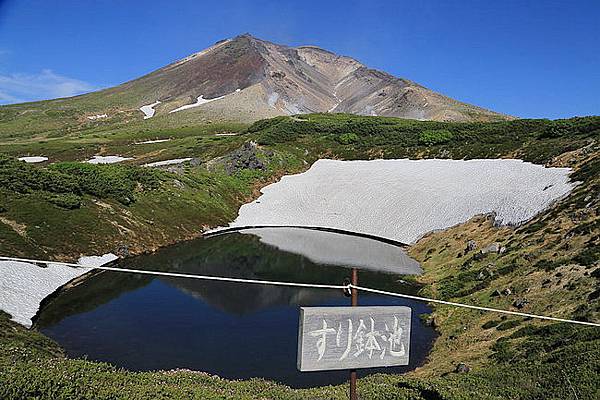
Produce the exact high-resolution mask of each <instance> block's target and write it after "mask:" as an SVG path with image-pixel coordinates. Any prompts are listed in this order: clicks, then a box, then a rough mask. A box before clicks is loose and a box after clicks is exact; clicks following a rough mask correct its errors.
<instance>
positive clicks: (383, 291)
mask: <svg viewBox="0 0 600 400" xmlns="http://www.w3.org/2000/svg"><path fill="white" fill-rule="evenodd" d="M348 286H349V287H350V288H354V289H357V290H362V291H363V292H370V293H376V294H382V295H386V296H393V297H403V298H405V299H411V300H417V301H426V302H431V303H438V304H444V305H447V306H454V307H463V308H470V309H472V310H479V311H488V312H497V313H501V314H509V315H516V316H519V317H526V318H537V319H544V320H548V321H558V322H567V323H570V324H578V325H587V326H596V327H600V324H598V323H595V322H586V321H576V320H572V319H563V318H555V317H547V316H545V315H536V314H527V313H522V312H518V311H509V310H502V309H499V308H490V307H480V306H472V305H470V304H463V303H454V302H452V301H444V300H437V299H430V298H427V297H419V296H412V295H410V294H403V293H394V292H387V291H385V290H379V289H372V288H367V287H362V286H355V285H352V284H350V285H348Z"/></svg>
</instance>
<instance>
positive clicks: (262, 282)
mask: <svg viewBox="0 0 600 400" xmlns="http://www.w3.org/2000/svg"><path fill="white" fill-rule="evenodd" d="M0 260H7V261H21V262H27V263H34V264H40V263H41V264H59V265H66V266H69V267H78V268H86V269H90V270H91V269H99V270H103V271H114V272H129V273H133V274H144V275H155V276H168V277H171V278H191V279H202V280H207V281H223V282H236V283H251V284H258V285H275V286H295V287H304V288H316V289H338V290H342V289H347V288H348V286H347V285H320V284H315V283H296V282H278V281H266V280H261V279H243V278H227V277H223V276H211V275H194V274H181V273H177V272H162V271H151V270H143V269H130V268H115V267H105V266H94V267H86V266H84V265H81V264H74V263H64V262H55V261H42V260H28V259H26V258H13V257H0Z"/></svg>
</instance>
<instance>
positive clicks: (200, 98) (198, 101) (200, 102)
mask: <svg viewBox="0 0 600 400" xmlns="http://www.w3.org/2000/svg"><path fill="white" fill-rule="evenodd" d="M225 96H226V95H225ZM225 96H221V97H215V98H214V99H205V98H204V95H200V96H198V98H197V99H196V102H195V103H194V104H187V105H185V106H181V107H178V108H176V109H174V110H171V111H169V114H170V113H174V112H178V111H183V110H188V109H190V108H194V107H198V106H201V105H203V104H206V103H210V102H211V101H216V100H220V99H222V98H223V97H225Z"/></svg>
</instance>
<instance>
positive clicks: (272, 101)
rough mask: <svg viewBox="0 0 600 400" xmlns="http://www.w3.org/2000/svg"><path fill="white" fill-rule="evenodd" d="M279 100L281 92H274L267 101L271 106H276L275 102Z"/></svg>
mask: <svg viewBox="0 0 600 400" xmlns="http://www.w3.org/2000/svg"><path fill="white" fill-rule="evenodd" d="M277 100H279V93H277V92H273V93H271V94H270V95H269V98H268V99H267V103H268V104H269V106H270V107H273V108H275V103H277Z"/></svg>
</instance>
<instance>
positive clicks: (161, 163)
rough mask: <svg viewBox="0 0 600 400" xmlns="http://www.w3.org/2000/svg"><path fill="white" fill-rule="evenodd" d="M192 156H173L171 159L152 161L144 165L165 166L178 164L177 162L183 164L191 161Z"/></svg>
mask: <svg viewBox="0 0 600 400" xmlns="http://www.w3.org/2000/svg"><path fill="white" fill-rule="evenodd" d="M191 160H192V157H188V158H173V159H171V160H164V161H156V162H151V163H148V164H144V165H143V166H144V167H164V166H167V165H177V164H183V163H185V162H188V161H191Z"/></svg>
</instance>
